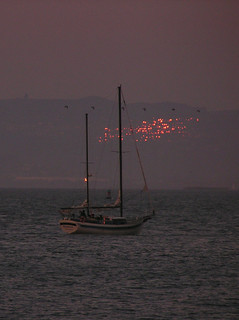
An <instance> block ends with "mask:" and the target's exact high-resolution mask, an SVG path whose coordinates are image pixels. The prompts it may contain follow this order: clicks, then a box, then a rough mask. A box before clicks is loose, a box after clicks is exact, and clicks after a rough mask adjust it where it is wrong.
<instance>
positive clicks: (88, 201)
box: [85, 113, 90, 216]
mask: <svg viewBox="0 0 239 320" xmlns="http://www.w3.org/2000/svg"><path fill="white" fill-rule="evenodd" d="M85 130H86V199H87V215H88V216H89V214H90V197H89V159H88V113H86V114H85Z"/></svg>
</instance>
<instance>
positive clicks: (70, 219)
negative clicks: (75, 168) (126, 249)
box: [59, 86, 154, 235]
mask: <svg viewBox="0 0 239 320" xmlns="http://www.w3.org/2000/svg"><path fill="white" fill-rule="evenodd" d="M118 109H119V111H118V112H119V137H118V140H119V195H118V199H117V200H116V201H115V203H113V204H106V205H102V206H93V205H91V203H90V191H89V176H90V175H89V170H88V163H89V161H88V114H86V115H85V121H86V186H87V187H86V191H87V192H86V194H87V199H86V200H85V201H84V202H83V203H82V204H81V205H79V206H73V207H67V208H61V209H60V213H61V215H62V219H61V220H60V221H59V223H60V227H61V229H62V230H63V231H64V232H65V233H68V234H74V233H79V234H99V235H135V234H138V233H139V232H140V231H141V229H142V226H143V224H144V223H145V222H146V221H147V220H149V219H151V218H152V216H153V215H154V210H152V212H150V213H148V214H146V215H143V216H142V215H141V216H137V217H125V216H124V206H123V204H124V202H123V172H122V125H121V109H122V107H121V86H119V87H118ZM113 209H118V210H119V212H120V215H119V216H110V215H108V214H107V211H108V212H109V211H110V210H113ZM101 211H104V214H99V213H97V212H101ZM95 212H96V213H95Z"/></svg>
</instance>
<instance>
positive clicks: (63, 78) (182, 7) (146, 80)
mask: <svg viewBox="0 0 239 320" xmlns="http://www.w3.org/2000/svg"><path fill="white" fill-rule="evenodd" d="M238 17H239V1H238V0H235V1H234V0H155V1H154V0H120V1H118V0H117V1H116V0H15V1H14V0H5V1H4V0H1V1H0V29H1V32H0V57H1V59H0V82H1V86H0V99H4V98H16V97H23V96H24V94H25V93H28V95H29V97H32V98H81V97H85V96H89V95H98V96H102V97H108V96H111V94H112V91H113V92H114V91H115V88H116V86H117V85H118V84H119V83H122V85H123V87H124V92H125V95H126V97H127V101H128V102H137V101H145V102H161V101H175V102H183V103H188V104H191V105H196V106H200V107H207V108H209V109H213V108H214V109H239V90H238V89H239V88H238V83H239V82H238V79H239V64H238V60H239V19H238Z"/></svg>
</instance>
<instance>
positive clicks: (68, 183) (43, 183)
mask: <svg viewBox="0 0 239 320" xmlns="http://www.w3.org/2000/svg"><path fill="white" fill-rule="evenodd" d="M112 106H113V108H112ZM123 109H124V106H123ZM127 110H128V111H127V112H126V110H123V117H124V118H127V117H129V118H130V120H131V121H132V124H133V127H134V128H135V131H134V134H135V138H136V139H137V140H138V146H139V149H140V152H141V155H142V161H143V163H144V167H145V171H146V175H147V176H148V184H149V185H150V186H151V187H152V188H181V187H194V186H197V187H198V186H199V187H200V186H201V187H231V186H232V185H235V184H236V185H238V182H239V166H238V160H239V151H238V138H239V129H238V123H239V112H238V111H210V112H209V111H207V110H205V109H197V108H194V107H191V106H188V105H184V104H177V103H170V102H167V103H157V104H149V103H135V104H131V105H128V106H127ZM85 113H88V114H89V125H90V144H91V151H90V152H91V160H92V162H94V163H97V162H98V161H99V154H100V153H102V151H101V150H102V149H104V148H105V147H106V145H107V146H109V145H112V146H111V147H110V148H111V149H112V148H114V150H111V151H115V150H116V149H117V146H113V144H114V143H115V139H114V137H115V136H116V135H117V122H116V120H113V119H115V117H114V116H115V115H117V101H110V100H106V99H103V98H99V97H88V98H85V99H79V100H70V99H52V100H47V99H9V100H0V114H1V117H0V133H1V141H2V142H1V149H0V157H1V167H0V187H83V186H84V184H83V182H82V181H83V177H84V164H83V162H84V161H85V155H84V143H85V142H84V127H85ZM109 119H110V120H109ZM123 120H125V119H123ZM123 123H124V132H123V134H124V139H125V141H126V149H127V148H128V149H127V150H126V151H127V152H128V150H129V145H128V142H127V141H128V140H127V139H128V137H129V135H130V133H131V130H130V126H129V124H127V125H125V123H126V121H124V122H123ZM99 141H101V142H99ZM105 154H106V152H105ZM111 156H112V152H111ZM109 157H110V155H108V156H107V158H106V159H107V160H106V161H103V164H102V173H101V178H100V179H101V180H102V183H101V185H100V187H105V188H107V185H106V180H104V179H103V176H104V175H107V174H112V172H113V167H112V168H111V170H112V172H111V170H109V162H108V159H109ZM124 158H125V162H124V168H125V170H126V175H125V182H127V183H128V184H127V186H128V187H136V186H139V185H140V182H139V181H138V180H137V179H136V180H132V179H130V178H128V173H130V172H131V171H132V168H134V166H135V160H136V157H135V156H133V155H131V154H130V153H129V154H127V153H126V154H125V155H124ZM95 166H96V164H94V165H92V171H94V170H96V169H95V168H93V167H95ZM92 179H93V178H92ZM100 179H99V180H100Z"/></svg>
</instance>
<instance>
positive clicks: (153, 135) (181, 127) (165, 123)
mask: <svg viewBox="0 0 239 320" xmlns="http://www.w3.org/2000/svg"><path fill="white" fill-rule="evenodd" d="M198 122H199V118H196V119H195V118H193V117H190V118H184V119H182V118H175V119H173V118H169V119H163V118H157V119H155V118H153V119H152V121H145V120H144V121H142V123H141V125H139V126H137V127H136V128H134V129H131V128H123V129H122V139H124V138H125V137H127V136H130V135H132V132H133V133H134V135H135V138H136V141H139V142H141V141H142V142H147V141H148V140H159V139H161V138H162V137H163V136H167V135H172V134H174V135H175V134H180V135H188V134H189V129H190V128H191V127H192V126H193V125H194V124H195V123H198ZM118 131H119V129H118V128H116V129H113V130H111V129H110V128H105V130H104V135H103V136H102V137H99V142H107V141H109V140H111V139H115V138H118V137H119V133H118Z"/></svg>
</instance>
